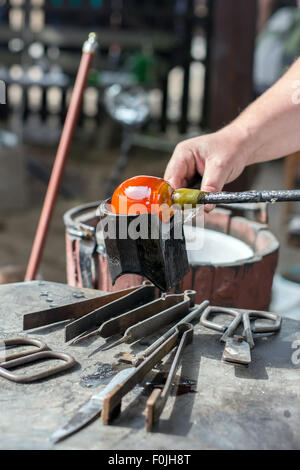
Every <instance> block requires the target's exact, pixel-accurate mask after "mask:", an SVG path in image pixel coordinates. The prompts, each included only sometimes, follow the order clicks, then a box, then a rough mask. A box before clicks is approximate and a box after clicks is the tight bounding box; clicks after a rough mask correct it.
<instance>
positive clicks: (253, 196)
mask: <svg viewBox="0 0 300 470" xmlns="http://www.w3.org/2000/svg"><path fill="white" fill-rule="evenodd" d="M287 201H300V190H299V189H295V190H271V191H255V190H253V191H243V192H232V193H231V192H226V191H222V192H219V193H207V192H205V191H200V190H198V189H176V190H175V191H174V193H173V195H172V202H173V203H174V204H178V205H179V206H182V207H183V206H184V205H187V204H189V205H192V207H195V206H196V205H197V204H235V203H246V202H271V203H274V202H287Z"/></svg>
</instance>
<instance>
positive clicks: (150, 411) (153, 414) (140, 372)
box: [52, 300, 209, 442]
mask: <svg viewBox="0 0 300 470" xmlns="http://www.w3.org/2000/svg"><path fill="white" fill-rule="evenodd" d="M208 304H209V302H208V301H207V300H205V301H204V302H202V304H200V305H196V306H195V307H194V308H193V309H192V311H191V312H190V313H189V314H188V315H186V316H185V317H184V318H181V320H180V321H179V322H177V323H176V324H175V325H173V326H172V327H171V328H170V329H169V330H168V331H167V332H166V333H164V334H163V335H162V336H161V337H160V338H159V339H158V340H157V341H155V342H154V343H153V344H152V345H151V346H150V347H148V348H147V349H146V350H145V351H143V352H142V353H139V354H138V355H137V356H135V357H134V358H133V360H132V363H133V365H134V366H136V367H137V366H141V367H140V368H139V369H138V368H132V367H131V368H128V369H124V370H122V371H121V372H119V373H118V374H117V375H116V376H115V377H114V378H113V379H112V380H111V382H110V383H109V384H108V385H107V386H106V387H105V388H104V389H103V390H101V392H100V393H97V394H95V395H93V396H92V397H91V398H90V399H89V401H87V402H86V403H84V404H83V405H82V406H81V407H80V409H79V410H78V411H77V412H76V413H75V415H74V416H73V417H72V418H71V419H70V420H69V421H68V422H67V423H66V424H65V425H64V426H63V427H62V428H60V429H58V430H57V431H56V432H55V433H54V434H53V435H52V440H53V442H58V441H60V440H61V439H65V438H66V437H68V436H70V435H71V434H73V433H74V432H76V431H78V430H79V429H81V428H83V427H84V426H86V425H87V424H89V423H90V422H91V421H92V420H93V419H95V418H96V417H97V416H99V415H100V413H101V412H102V410H103V406H104V401H105V398H106V396H107V395H108V394H109V393H110V392H112V393H114V392H115V390H116V388H118V389H119V387H120V388H121V390H122V392H121V393H122V396H124V395H125V394H126V393H127V391H128V383H127V378H130V385H129V387H131V388H132V387H133V386H134V385H135V384H136V383H138V382H140V381H141V380H142V379H144V376H145V375H146V374H147V372H148V371H149V370H150V369H151V368H152V366H153V364H154V365H155V364H156V363H157V362H159V360H160V358H162V357H164V356H165V355H166V354H168V352H169V351H171V349H172V348H173V347H175V345H176V341H177V340H179V333H180V334H181V333H182V336H181V337H180V340H179V345H178V348H177V352H176V355H175V358H174V360H173V364H172V366H171V368H170V371H169V375H168V379H167V381H166V384H165V386H164V389H163V391H162V392H161V391H160V390H159V391H158V390H157V389H155V390H153V392H152V395H151V396H150V398H149V400H148V401H147V409H146V416H147V421H146V428H147V430H149V431H150V430H151V429H152V427H153V426H154V424H155V423H156V422H157V421H158V419H159V416H160V414H161V412H162V410H163V408H164V405H165V403H166V401H167V398H168V396H169V394H170V391H171V388H172V382H173V379H174V375H175V373H176V370H177V368H178V365H179V362H180V357H181V355H182V352H183V349H184V347H185V345H186V344H187V343H188V340H189V338H190V337H191V336H192V334H193V332H192V331H190V330H191V325H189V324H188V323H189V322H191V321H193V320H195V319H196V318H197V317H198V316H200V314H201V313H202V312H203V310H204V309H205V308H206V307H207V305H208ZM182 325H183V326H182ZM187 325H188V326H187ZM124 385H125V387H127V390H126V389H123V386H124ZM116 386H118V387H116ZM131 388H129V389H131ZM109 406H110V405H109ZM109 409H110V408H109ZM109 409H108V413H109Z"/></svg>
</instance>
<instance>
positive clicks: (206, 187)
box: [201, 159, 231, 212]
mask: <svg viewBox="0 0 300 470" xmlns="http://www.w3.org/2000/svg"><path fill="white" fill-rule="evenodd" d="M230 172H231V170H230V168H229V167H227V166H226V164H224V163H223V162H220V161H219V160H217V159H211V160H206V162H205V168H204V173H203V177H202V183H201V190H202V191H206V192H208V193H216V192H218V191H221V190H222V189H223V186H224V184H225V183H226V181H227V179H228V176H229V174H230ZM215 207H216V206H215V205H213V204H206V206H205V208H204V210H205V211H206V212H210V211H211V210H212V209H214V208H215Z"/></svg>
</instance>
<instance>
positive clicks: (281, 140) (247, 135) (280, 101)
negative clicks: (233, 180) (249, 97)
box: [227, 59, 300, 165]
mask: <svg viewBox="0 0 300 470" xmlns="http://www.w3.org/2000/svg"><path fill="white" fill-rule="evenodd" d="M230 130H231V131H232V132H235V133H237V134H240V136H241V140H242V142H243V145H244V147H245V152H246V159H247V162H246V164H247V165H249V164H252V163H257V162H263V161H268V160H272V159H276V158H280V157H283V156H285V155H288V154H290V153H293V152H295V151H297V150H300V59H298V60H297V61H296V62H295V63H294V64H293V65H292V67H291V68H290V69H289V70H288V72H287V73H286V74H285V75H284V76H283V77H282V78H281V79H280V80H279V81H278V82H276V84H275V85H274V86H273V87H271V88H270V89H269V90H268V91H266V92H265V93H264V94H263V95H262V96H260V97H259V98H258V99H257V100H256V101H254V102H253V103H252V104H251V105H250V106H249V107H248V108H247V109H246V110H245V111H244V112H243V113H241V114H240V116H239V117H238V118H237V119H235V120H234V121H233V122H232V123H231V124H230V125H229V126H227V131H230Z"/></svg>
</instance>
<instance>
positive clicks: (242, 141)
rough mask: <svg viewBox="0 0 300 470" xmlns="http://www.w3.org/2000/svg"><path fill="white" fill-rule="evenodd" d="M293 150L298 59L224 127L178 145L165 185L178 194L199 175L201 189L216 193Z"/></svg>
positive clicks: (299, 111)
mask: <svg viewBox="0 0 300 470" xmlns="http://www.w3.org/2000/svg"><path fill="white" fill-rule="evenodd" d="M241 86H242V84H241ZM297 150H300V58H299V59H298V60H297V61H296V62H295V63H294V64H293V65H292V66H291V67H290V69H289V70H288V71H287V72H286V73H285V75H283V77H282V78H281V79H280V80H278V82H276V84H275V85H273V86H272V87H271V88H270V89H269V90H268V91H266V92H265V93H264V94H263V95H262V96H260V97H259V98H258V99H257V100H255V101H254V102H253V103H252V104H251V105H250V106H248V108H246V110H245V111H243V112H242V113H241V114H240V115H239V116H238V117H237V118H236V119H235V120H234V121H233V122H232V123H230V124H229V125H228V126H226V127H224V128H223V129H221V130H220V131H218V132H215V133H212V134H208V135H204V136H201V137H196V138H193V139H188V140H185V141H183V142H181V143H180V144H178V145H177V147H176V148H175V150H174V153H173V155H172V158H171V159H170V161H169V163H168V166H167V168H166V171H165V179H166V180H167V181H169V182H170V183H171V184H172V185H173V186H174V187H175V188H179V187H184V186H187V185H188V184H189V181H190V180H191V179H192V178H193V177H194V176H195V174H197V173H200V174H201V175H203V178H202V189H203V190H205V191H210V192H216V191H220V190H221V189H222V188H223V186H224V184H225V183H229V182H231V181H233V180H234V179H236V178H237V177H238V176H239V175H240V174H241V173H242V171H243V169H244V168H245V166H247V165H251V164H253V163H258V162H263V161H268V160H273V159H276V158H280V157H284V156H286V155H288V154H290V153H293V152H295V151H297ZM245 189H246V188H245Z"/></svg>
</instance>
